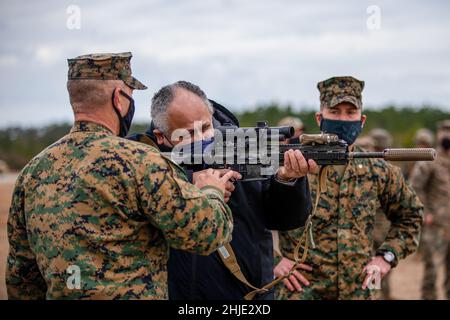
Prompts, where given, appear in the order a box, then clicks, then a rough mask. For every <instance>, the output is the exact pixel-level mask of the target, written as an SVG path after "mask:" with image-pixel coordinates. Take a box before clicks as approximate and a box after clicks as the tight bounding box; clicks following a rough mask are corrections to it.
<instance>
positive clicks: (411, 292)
mask: <svg viewBox="0 0 450 320" xmlns="http://www.w3.org/2000/svg"><path fill="white" fill-rule="evenodd" d="M14 181H15V175H3V176H2V175H0V299H6V297H7V296H6V289H5V264H6V256H7V254H8V240H7V233H6V222H7V218H8V211H9V206H10V202H11V193H12V189H13V185H14ZM392 273H393V274H392V277H391V291H392V296H393V298H394V299H420V279H421V277H422V273H423V265H422V263H421V261H420V256H419V255H418V254H416V255H413V256H410V257H408V258H407V259H406V260H404V261H401V262H400V263H399V265H398V267H397V268H396V269H394V270H393V271H392ZM442 280H443V268H441V270H440V273H439V275H438V281H439V282H440V283H442ZM438 297H439V299H444V295H443V290H442V288H440V290H439V292H438Z"/></svg>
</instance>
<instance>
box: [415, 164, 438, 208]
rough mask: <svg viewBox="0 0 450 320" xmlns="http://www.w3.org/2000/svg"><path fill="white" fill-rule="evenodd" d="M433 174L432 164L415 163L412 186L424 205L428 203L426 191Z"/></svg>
mask: <svg viewBox="0 0 450 320" xmlns="http://www.w3.org/2000/svg"><path fill="white" fill-rule="evenodd" d="M432 172H433V167H432V162H425V161H419V162H416V163H415V165H414V168H413V170H412V173H411V185H412V187H413V188H414V191H415V192H416V193H417V195H418V196H419V199H420V201H422V203H424V204H425V203H427V192H426V189H427V186H428V182H429V181H430V177H431V175H432ZM427 209H428V208H427ZM430 213H432V212H430Z"/></svg>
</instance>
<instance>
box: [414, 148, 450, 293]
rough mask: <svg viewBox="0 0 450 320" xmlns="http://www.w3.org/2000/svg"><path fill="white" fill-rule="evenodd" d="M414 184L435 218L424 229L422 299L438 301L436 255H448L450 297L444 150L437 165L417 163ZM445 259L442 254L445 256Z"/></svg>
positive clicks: (449, 273) (449, 188)
mask: <svg viewBox="0 0 450 320" xmlns="http://www.w3.org/2000/svg"><path fill="white" fill-rule="evenodd" d="M411 184H412V186H413V187H414V189H415V190H416V192H417V194H418V196H419V197H420V199H421V200H422V201H423V203H424V205H425V212H426V213H427V214H431V215H432V216H433V223H432V225H426V226H425V227H424V232H423V238H422V241H421V244H420V246H421V248H420V249H421V253H422V258H423V260H424V262H425V269H424V276H423V281H422V298H423V299H430V300H434V299H437V295H436V293H437V290H436V278H437V275H436V273H437V265H436V261H435V260H436V258H437V255H436V253H444V254H443V256H446V260H447V261H446V262H445V263H444V264H445V268H446V269H445V271H446V277H447V280H446V284H445V286H446V287H445V291H446V294H447V298H449V297H450V261H448V260H449V258H450V254H449V253H448V250H449V249H450V248H449V246H448V243H449V238H450V237H449V230H450V211H449V210H450V209H449V208H450V158H449V157H448V156H446V155H445V154H444V152H443V150H440V151H439V152H438V157H437V158H436V160H435V161H433V162H417V163H416V165H415V166H414V168H413V170H412V173H411ZM441 256H442V255H441Z"/></svg>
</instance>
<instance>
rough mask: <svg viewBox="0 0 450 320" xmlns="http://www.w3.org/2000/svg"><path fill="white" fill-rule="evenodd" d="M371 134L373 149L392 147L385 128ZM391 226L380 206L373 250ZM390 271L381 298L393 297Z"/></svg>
mask: <svg viewBox="0 0 450 320" xmlns="http://www.w3.org/2000/svg"><path fill="white" fill-rule="evenodd" d="M369 136H370V137H371V138H372V140H373V142H374V145H373V151H377V152H379V151H383V150H384V149H387V148H391V147H392V140H393V138H392V135H391V134H390V133H389V132H388V131H387V130H385V129H382V128H375V129H372V130H371V131H370V133H369ZM390 227H391V223H390V221H389V219H387V217H386V215H385V214H384V212H383V210H382V209H381V208H379V209H378V210H377V213H376V214H375V223H374V230H373V252H374V253H375V252H376V250H377V249H378V248H379V247H380V246H381V245H382V244H383V242H384V241H385V240H386V237H387V235H388V232H389V228H390ZM389 279H390V273H388V274H387V275H386V276H385V277H384V278H383V280H382V281H381V298H382V299H384V300H390V299H392V297H391V288H390V286H389V281H390V280H389Z"/></svg>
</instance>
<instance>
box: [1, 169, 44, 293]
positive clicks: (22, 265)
mask: <svg viewBox="0 0 450 320" xmlns="http://www.w3.org/2000/svg"><path fill="white" fill-rule="evenodd" d="M23 172H24V171H22V173H21V174H20V175H19V177H18V179H17V181H16V184H15V187H14V192H13V197H12V201H11V208H10V212H9V217H8V240H9V254H8V258H7V266H6V289H7V293H8V298H9V299H45V296H46V292H47V286H46V283H45V280H44V278H43V277H42V275H41V273H40V271H39V268H38V265H37V262H36V257H35V256H34V253H33V252H32V250H31V249H30V244H29V242H28V237H27V229H26V223H25V212H24V197H25V191H24V186H23V183H24V181H23V180H24V179H23Z"/></svg>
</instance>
